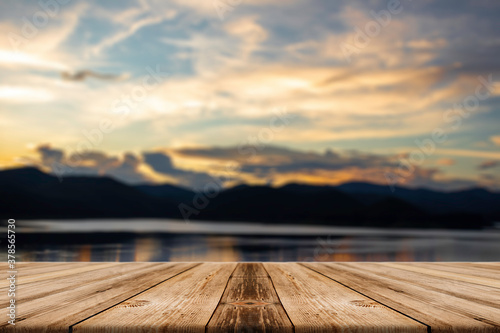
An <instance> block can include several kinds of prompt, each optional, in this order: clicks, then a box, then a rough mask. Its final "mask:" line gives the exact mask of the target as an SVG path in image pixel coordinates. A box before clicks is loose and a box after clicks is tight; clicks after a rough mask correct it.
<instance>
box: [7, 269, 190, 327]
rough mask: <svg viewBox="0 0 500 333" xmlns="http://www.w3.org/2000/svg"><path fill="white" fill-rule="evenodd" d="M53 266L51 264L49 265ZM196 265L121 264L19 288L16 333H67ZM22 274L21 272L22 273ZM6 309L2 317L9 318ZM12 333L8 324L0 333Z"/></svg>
mask: <svg viewBox="0 0 500 333" xmlns="http://www.w3.org/2000/svg"><path fill="white" fill-rule="evenodd" d="M48 265H50V264H48ZM195 265H196V264H191V263H189V264H186V263H162V264H158V263H122V264H112V265H111V267H109V268H105V269H99V270H93V271H89V272H85V273H80V274H78V275H73V276H71V277H69V278H67V279H66V280H65V279H53V280H49V281H40V282H37V283H34V284H32V285H30V286H29V288H27V287H26V286H25V287H22V286H19V289H18V293H16V304H18V307H17V318H16V327H15V331H16V332H68V330H69V327H70V326H71V325H72V324H75V323H77V322H79V321H81V320H83V319H85V318H87V317H89V316H92V315H94V314H96V313H98V312H100V311H102V310H105V309H107V308H109V307H112V306H113V305H115V304H117V303H120V302H122V301H123V300H125V299H127V298H129V297H131V296H133V295H135V294H136V293H138V292H141V291H143V290H145V289H147V288H149V287H151V286H153V285H155V284H157V283H160V282H162V281H165V280H166V279H169V278H170V277H172V276H174V275H177V274H179V273H181V272H183V271H185V270H187V269H190V268H192V267H194V266H195ZM21 274H22V272H21ZM5 313H6V309H5V310H4V311H2V313H1V315H2V317H5V318H6V314H5ZM4 331H12V327H11V326H10V325H8V324H7V323H6V322H2V323H0V332H4Z"/></svg>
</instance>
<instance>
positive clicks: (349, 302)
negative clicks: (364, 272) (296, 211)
mask: <svg viewBox="0 0 500 333" xmlns="http://www.w3.org/2000/svg"><path fill="white" fill-rule="evenodd" d="M264 267H265V268H266V270H267V272H268V273H269V275H270V276H271V279H272V280H273V283H274V286H275V288H276V292H277V294H278V296H279V298H280V300H281V302H282V304H283V307H284V308H285V311H286V312H287V314H288V316H289V318H290V320H291V322H292V324H293V325H294V327H295V332H343V331H353V332H374V331H379V332H426V331H427V327H426V326H425V325H422V324H421V323H418V322H416V321H415V320H413V319H411V318H408V317H406V316H404V315H402V314H400V313H398V312H396V311H393V310H391V309H389V308H387V307H386V306H384V305H382V304H380V303H378V302H375V301H373V300H371V299H369V298H367V297H365V296H363V295H361V294H359V293H357V292H355V291H353V290H350V289H348V288H346V287H344V286H342V285H340V284H338V283H335V282H333V281H332V280H331V279H329V278H327V277H325V276H323V275H321V274H318V273H316V272H314V271H312V270H310V269H308V268H306V267H304V266H301V265H299V264H297V263H286V264H276V263H272V264H267V263H265V264H264ZM332 282H333V283H332Z"/></svg>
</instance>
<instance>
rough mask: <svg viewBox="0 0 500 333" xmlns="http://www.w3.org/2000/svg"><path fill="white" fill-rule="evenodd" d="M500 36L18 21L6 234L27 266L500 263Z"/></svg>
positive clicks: (215, 13) (56, 15) (112, 13)
mask: <svg viewBox="0 0 500 333" xmlns="http://www.w3.org/2000/svg"><path fill="white" fill-rule="evenodd" d="M499 15H500V4H498V3H497V2H496V1H493V0H479V1H472V0H469V1H466V0H455V1H452V0H443V1H417V2H415V1H409V0H401V1H398V0H374V1H361V0H359V1H358V0H354V1H349V2H347V1H326V0H313V1H299V0H286V1H285V0H283V1H279V2H276V1H268V0H239V1H229V0H207V1H194V0H183V1H181V0H169V1H159V0H137V1H132V0H130V1H120V2H119V3H118V2H99V1H78V0H74V1H67V0H42V1H39V2H32V1H14V0H7V1H3V2H2V3H1V4H0V31H1V32H2V33H1V34H0V68H1V71H2V75H1V77H0V114H1V122H0V198H1V200H0V219H2V220H1V222H2V225H3V226H4V227H5V226H6V224H7V219H15V220H16V228H17V229H16V230H17V233H18V234H17V237H16V248H17V249H18V255H19V256H20V257H19V258H20V260H24V261H498V260H500V248H499V247H500V242H499V240H500V224H499V221H500V192H499V191H500V151H499V147H500V131H499V126H498V125H499V120H500V84H499V83H498V82H499V79H498V78H499V77H500V60H499V58H498V54H499V53H500V39H499V36H500V26H499V24H498V17H499ZM1 241H2V243H5V241H6V233H4V234H3V235H2V237H1ZM0 256H1V257H5V258H6V256H7V254H6V253H1V254H0Z"/></svg>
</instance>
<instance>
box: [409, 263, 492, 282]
mask: <svg viewBox="0 0 500 333" xmlns="http://www.w3.org/2000/svg"><path fill="white" fill-rule="evenodd" d="M401 264H403V263H401ZM405 264H406V265H408V266H413V267H423V268H428V269H433V270H437V271H444V272H450V273H458V274H464V275H467V276H472V277H483V278H487V279H493V280H495V281H498V280H499V279H500V270H496V269H495V266H491V267H489V268H488V266H482V265H481V266H476V265H474V266H471V265H469V264H468V263H437V262H425V263H424V262H415V263H405ZM498 266H499V267H500V265H498ZM475 281H476V282H477V281H478V280H475Z"/></svg>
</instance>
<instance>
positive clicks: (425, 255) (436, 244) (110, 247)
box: [18, 233, 500, 262]
mask: <svg viewBox="0 0 500 333" xmlns="http://www.w3.org/2000/svg"><path fill="white" fill-rule="evenodd" d="M499 239H500V238H491V237H489V238H485V239H481V238H478V237H474V238H467V237H420V236H415V237H410V236H407V237H399V236H361V235H359V236H352V235H348V236H340V235H336V236H244V235H238V236H227V235H222V236H218V235H185V234H165V233H164V234H161V233H160V234H158V233H156V234H136V233H120V234H116V233H99V234H90V233H78V234H67V233H64V234H61V233H44V234H24V235H22V236H20V238H19V243H18V244H22V245H20V248H19V256H20V259H21V260H22V261H122V262H126V261H225V262H228V261H499V260H500V242H499ZM69 240H70V241H69Z"/></svg>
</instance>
